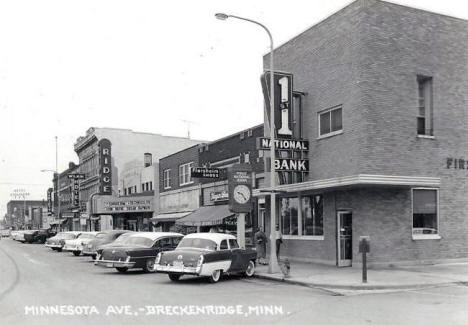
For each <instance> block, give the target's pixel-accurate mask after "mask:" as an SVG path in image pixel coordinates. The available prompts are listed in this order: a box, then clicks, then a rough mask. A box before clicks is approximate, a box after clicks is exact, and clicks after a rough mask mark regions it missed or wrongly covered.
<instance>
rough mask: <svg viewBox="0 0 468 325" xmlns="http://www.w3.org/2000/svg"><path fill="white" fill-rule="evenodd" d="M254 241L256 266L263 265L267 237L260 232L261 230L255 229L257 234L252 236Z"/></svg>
mask: <svg viewBox="0 0 468 325" xmlns="http://www.w3.org/2000/svg"><path fill="white" fill-rule="evenodd" d="M254 240H255V249H256V251H257V263H258V264H265V257H266V243H267V240H268V238H267V236H266V235H265V233H264V232H263V231H262V228H257V232H256V233H255V235H254Z"/></svg>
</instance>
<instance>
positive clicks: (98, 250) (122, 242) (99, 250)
mask: <svg viewBox="0 0 468 325" xmlns="http://www.w3.org/2000/svg"><path fill="white" fill-rule="evenodd" d="M134 234H135V232H134V231H130V232H127V233H125V234H122V235H120V236H119V237H118V238H117V239H116V240H114V241H113V242H111V243H108V244H103V245H99V246H98V247H96V257H97V256H98V255H102V251H103V250H104V249H105V248H111V247H122V246H125V241H126V240H127V238H128V237H130V236H131V235H134Z"/></svg>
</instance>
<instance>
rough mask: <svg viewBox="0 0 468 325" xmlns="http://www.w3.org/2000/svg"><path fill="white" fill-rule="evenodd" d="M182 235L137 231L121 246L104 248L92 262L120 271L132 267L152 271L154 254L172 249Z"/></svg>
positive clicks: (125, 270)
mask: <svg viewBox="0 0 468 325" xmlns="http://www.w3.org/2000/svg"><path fill="white" fill-rule="evenodd" d="M182 237H183V235H182V234H178V233H172V232H137V233H134V234H132V235H130V236H128V237H127V238H126V239H125V240H124V241H123V243H122V246H114V247H108V248H104V249H103V250H102V252H101V254H98V255H97V257H96V261H95V262H94V264H95V265H98V266H103V267H109V268H116V269H117V271H119V272H121V273H123V272H127V270H129V269H133V268H141V269H143V270H144V271H145V272H153V271H154V261H155V257H156V255H157V254H158V253H159V252H162V251H168V250H173V249H174V248H175V247H176V246H177V244H178V243H179V241H180V240H181V239H182Z"/></svg>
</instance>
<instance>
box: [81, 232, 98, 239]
mask: <svg viewBox="0 0 468 325" xmlns="http://www.w3.org/2000/svg"><path fill="white" fill-rule="evenodd" d="M95 237H96V235H95V234H86V233H84V234H81V236H80V238H81V239H84V238H95Z"/></svg>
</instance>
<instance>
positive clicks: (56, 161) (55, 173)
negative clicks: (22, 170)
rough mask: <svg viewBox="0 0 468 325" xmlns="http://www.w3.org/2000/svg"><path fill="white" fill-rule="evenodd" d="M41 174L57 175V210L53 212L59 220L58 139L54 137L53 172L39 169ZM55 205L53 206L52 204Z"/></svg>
mask: <svg viewBox="0 0 468 325" xmlns="http://www.w3.org/2000/svg"><path fill="white" fill-rule="evenodd" d="M41 172H43V173H44V172H52V173H54V176H55V175H57V201H58V202H57V210H58V211H55V218H58V219H60V174H59V172H58V137H57V136H55V170H53V169H41ZM54 205H55V204H54Z"/></svg>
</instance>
